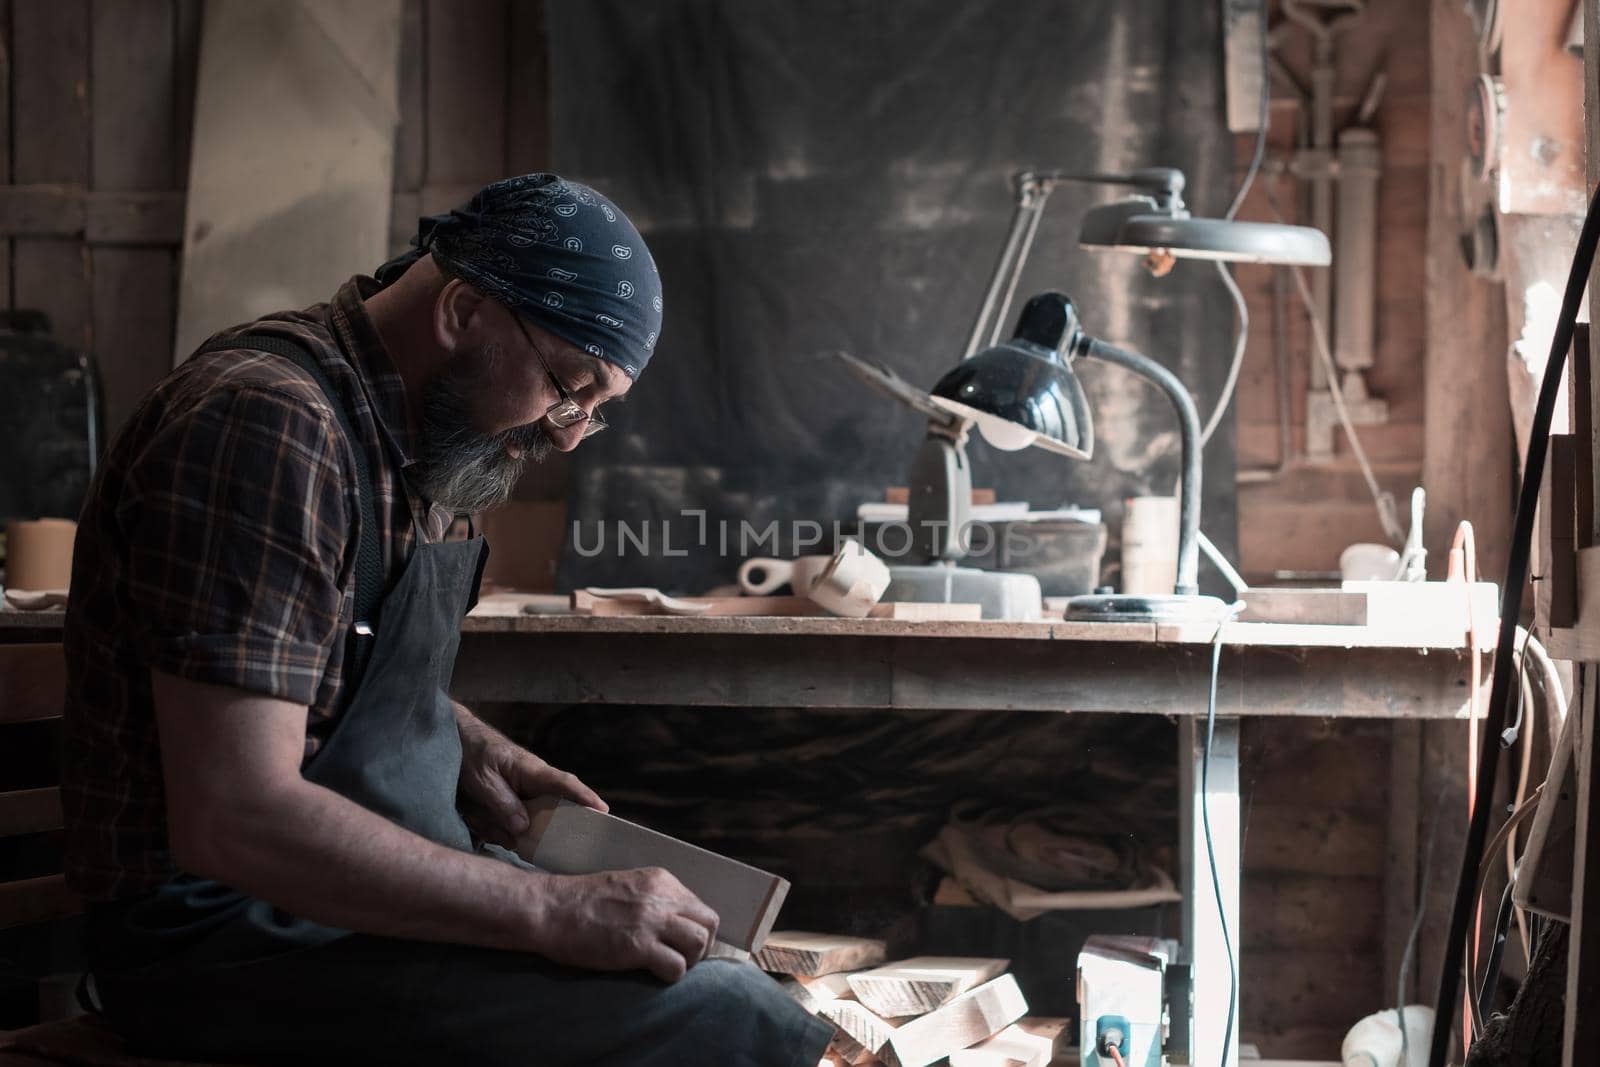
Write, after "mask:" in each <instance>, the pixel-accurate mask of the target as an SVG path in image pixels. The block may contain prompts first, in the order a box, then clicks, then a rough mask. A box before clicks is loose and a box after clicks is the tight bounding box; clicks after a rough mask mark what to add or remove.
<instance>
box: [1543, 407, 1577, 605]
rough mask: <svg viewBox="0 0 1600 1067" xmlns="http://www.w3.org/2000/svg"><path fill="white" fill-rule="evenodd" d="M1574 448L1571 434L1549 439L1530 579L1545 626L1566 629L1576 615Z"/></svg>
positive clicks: (1575, 462) (1575, 486)
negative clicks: (1539, 536)
mask: <svg viewBox="0 0 1600 1067" xmlns="http://www.w3.org/2000/svg"><path fill="white" fill-rule="evenodd" d="M1577 469H1578V467H1577V444H1576V441H1575V439H1574V438H1573V436H1572V435H1571V434H1564V433H1557V434H1551V435H1550V451H1549V459H1548V462H1547V464H1546V466H1545V471H1544V481H1543V482H1542V483H1541V484H1540V487H1539V526H1540V529H1541V530H1542V531H1543V533H1544V538H1543V540H1542V543H1541V544H1540V545H1539V548H1540V549H1541V552H1540V556H1541V557H1542V558H1541V559H1540V561H1539V563H1540V570H1541V572H1542V573H1540V574H1538V575H1535V576H1534V577H1535V578H1536V579H1537V581H1538V583H1539V584H1538V585H1536V586H1535V587H1534V590H1535V601H1536V603H1537V604H1539V605H1540V606H1542V607H1543V609H1544V610H1543V612H1542V613H1541V615H1542V617H1543V619H1544V621H1545V623H1546V625H1548V626H1551V627H1562V628H1564V627H1570V626H1572V625H1573V623H1574V622H1575V621H1576V619H1577V613H1578V602H1577V601H1578V598H1577V588H1578V576H1577V532H1576V531H1577V493H1576V488H1577Z"/></svg>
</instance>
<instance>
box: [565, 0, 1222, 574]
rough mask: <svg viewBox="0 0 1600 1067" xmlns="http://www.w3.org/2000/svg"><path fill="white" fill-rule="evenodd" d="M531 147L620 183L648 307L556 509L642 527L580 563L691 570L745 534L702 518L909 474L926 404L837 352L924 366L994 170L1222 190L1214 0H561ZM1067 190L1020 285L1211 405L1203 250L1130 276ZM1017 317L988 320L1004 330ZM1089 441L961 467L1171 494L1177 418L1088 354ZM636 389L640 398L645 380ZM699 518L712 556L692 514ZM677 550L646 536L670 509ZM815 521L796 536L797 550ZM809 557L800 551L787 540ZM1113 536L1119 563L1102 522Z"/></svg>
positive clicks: (1039, 502) (1151, 392)
mask: <svg viewBox="0 0 1600 1067" xmlns="http://www.w3.org/2000/svg"><path fill="white" fill-rule="evenodd" d="M547 9H548V11H549V16H550V19H549V32H550V37H551V58H552V78H551V85H552V106H553V140H552V146H553V147H552V152H553V159H554V161H555V163H556V164H557V166H558V167H559V168H560V169H561V170H563V172H566V173H570V174H572V175H573V176H575V177H578V178H580V179H583V180H587V181H590V182H592V183H594V184H595V185H597V186H598V187H599V188H601V189H603V190H604V191H605V192H607V193H608V195H610V196H612V197H613V199H615V200H616V201H617V202H618V203H619V204H621V205H623V206H624V207H625V208H626V209H627V210H628V211H629V212H630V214H631V215H633V217H634V218H635V220H636V221H637V222H638V223H639V224H640V228H641V230H642V231H643V232H644V233H645V235H646V236H647V238H648V239H649V240H650V242H651V247H652V249H653V250H654V251H655V255H656V259H657V262H658V264H659V266H660V270H661V275H662V280H663V284H664V287H665V289H666V301H667V304H668V310H667V320H666V325H665V327H664V331H663V334H662V338H661V343H660V347H659V349H658V351H657V357H656V359H655V360H654V362H653V363H652V365H651V367H650V369H649V372H648V374H647V375H646V376H645V377H644V378H643V379H642V382H641V386H640V388H639V390H638V393H639V399H637V400H636V401H635V402H633V403H630V404H628V405H626V406H625V407H624V408H622V409H621V410H619V412H618V413H617V415H616V417H615V418H613V419H612V420H611V421H612V424H613V426H614V428H615V432H613V433H607V434H606V435H605V436H604V437H603V438H597V439H596V440H595V441H594V442H592V443H591V444H589V445H586V446H585V448H584V449H583V450H582V451H581V452H580V453H577V454H575V456H574V459H573V464H574V466H573V477H574V492H573V497H572V500H573V504H574V507H575V509H576V510H575V511H574V519H575V521H577V522H579V523H581V524H582V529H583V536H584V537H585V539H586V543H587V545H588V546H590V547H593V546H595V545H597V544H600V542H598V540H597V538H598V535H599V533H600V531H601V529H606V530H607V531H608V532H610V531H611V529H612V527H610V526H608V525H605V524H611V523H614V522H617V521H625V522H627V523H628V524H629V525H630V526H631V527H633V528H635V529H638V528H639V527H640V526H641V525H642V524H643V523H646V522H648V523H649V524H650V527H651V529H652V531H653V532H654V533H655V537H656V545H657V547H656V550H655V551H653V552H651V553H649V554H644V553H640V552H630V553H622V552H618V551H616V547H617V540H616V539H615V535H614V533H613V534H611V536H612V538H613V539H612V540H611V541H609V542H605V543H604V544H605V545H606V546H607V547H605V548H602V550H600V551H599V552H598V553H596V554H594V555H592V556H591V555H583V556H581V557H580V556H578V555H576V554H574V553H572V552H570V551H569V553H568V555H567V558H566V560H565V561H564V564H565V568H566V570H565V576H566V579H567V582H568V583H570V584H573V585H582V584H598V585H615V584H628V585H632V584H650V585H659V586H662V587H666V588H670V589H674V590H680V591H689V592H700V591H703V590H705V589H706V588H708V587H711V586H714V585H717V584H720V583H723V582H727V581H730V580H731V579H732V577H733V573H734V570H735V568H736V567H737V565H738V563H739V561H740V558H741V556H743V555H766V554H772V552H771V548H770V547H768V548H767V549H765V550H756V551H754V552H751V551H749V550H748V548H746V549H744V550H743V551H741V550H740V549H739V547H738V546H735V548H733V549H732V550H730V551H727V552H724V551H723V550H722V543H721V540H720V536H719V535H720V532H721V529H722V527H721V525H720V524H721V523H723V522H726V523H727V524H728V528H729V529H730V530H732V531H733V532H734V533H735V534H737V533H738V532H739V530H740V529H741V524H745V523H748V524H749V526H750V527H752V528H754V529H756V530H758V531H759V530H764V529H766V528H767V526H768V524H769V523H771V522H774V521H775V522H777V523H778V524H779V529H780V535H781V539H780V545H779V546H778V547H779V552H778V554H790V553H792V552H793V551H794V550H795V547H796V542H797V541H798V540H799V538H795V537H791V536H790V524H791V523H794V522H797V521H814V522H819V523H822V524H823V526H824V528H826V527H827V526H828V524H830V523H832V522H834V521H836V520H837V521H841V522H844V523H847V524H848V523H849V522H852V521H853V519H854V515H855V510H856V506H857V505H858V504H859V503H861V502H863V501H868V500H881V499H882V494H883V490H884V488H885V487H886V486H891V485H903V484H905V481H906V476H907V470H908V468H909V466H910V462H911V459H912V456H913V454H914V452H915V450H916V447H917V444H918V443H919V441H920V439H921V437H922V426H923V423H924V421H925V420H923V419H921V418H919V417H918V416H917V415H915V414H914V413H912V412H910V411H909V410H907V409H905V408H903V407H901V406H899V405H897V404H895V403H894V402H892V401H889V400H886V399H884V398H882V397H880V396H878V395H877V394H876V393H873V392H871V391H869V390H868V389H867V388H865V387H864V386H863V385H861V383H859V382H858V381H857V380H856V379H855V378H854V377H853V376H851V375H850V374H848V373H847V372H846V371H845V370H844V369H843V368H842V367H840V365H839V364H838V363H837V362H836V361H835V360H834V359H833V358H832V357H831V353H832V352H834V351H837V350H841V349H842V350H845V351H848V352H851V353H853V354H855V355H857V356H861V357H865V358H869V359H873V360H877V361H881V362H883V363H884V364H886V365H888V366H889V367H891V368H892V369H894V370H895V371H897V372H898V373H900V374H901V375H902V376H904V377H905V378H907V379H908V380H910V381H912V382H915V383H919V384H921V385H923V386H930V385H931V384H932V383H933V381H935V380H936V379H937V378H938V377H939V376H940V375H941V374H942V373H943V372H944V371H945V370H946V369H948V368H949V367H950V366H951V365H953V364H954V363H955V362H956V361H957V359H958V358H959V356H960V355H961V353H962V351H963V347H964V344H965V341H966V337H967V334H968V332H969V330H970V329H971V324H972V321H973V319H974V318H975V316H976V313H977V309H978V305H979V304H980V302H981V298H982V294H983V291H984V287H985V283H986V280H987V277H988V274H989V272H990V271H991V269H992V266H993V263H994V261H995V259H996V257H997V256H998V254H999V251H1000V247H1001V245H1002V243H1003V241H1004V238H1005V234H1006V229H1007V225H1008V223H1009V220H1010V217H1011V213H1012V206H1013V193H1012V187H1011V179H1012V175H1014V174H1015V173H1016V172H1018V171H1020V170H1023V169H1026V168H1029V167H1034V168H1046V169H1050V168H1057V167H1060V168H1066V169H1069V170H1070V169H1079V170H1087V171H1110V172H1126V171H1128V170H1131V169H1135V168H1137V167H1141V166H1147V165H1151V164H1156V163H1163V164H1171V165H1177V166H1181V167H1182V168H1183V169H1184V171H1185V173H1186V175H1187V178H1188V188H1187V191H1186V196H1187V199H1188V200H1189V202H1190V203H1191V204H1192V205H1194V207H1195V209H1196V210H1198V211H1202V212H1210V213H1215V212H1219V211H1221V210H1222V208H1223V207H1224V206H1225V205H1226V202H1227V199H1228V197H1229V195H1230V194H1231V187H1230V185H1229V170H1230V162H1229V160H1228V158H1227V154H1228V151H1229V147H1230V146H1229V142H1228V140H1227V139H1226V137H1225V135H1224V134H1223V132H1222V126H1221V121H1222V120H1221V81H1220V77H1221V67H1220V63H1219V61H1218V57H1219V56H1220V54H1221V52H1220V48H1221V42H1220V16H1219V13H1218V9H1217V8H1216V7H1215V6H1214V5H1195V4H1188V3H1169V2H1168V0H1141V2H1139V3H1125V4H1115V5H1110V4H1071V5H1062V4H1055V3H1042V2H1041V3H1024V4H1016V3H1001V2H977V3H967V4H963V5H961V6H960V7H959V8H958V9H952V8H951V7H950V5H947V4H937V3H922V4H894V5H886V4H870V3H858V2H843V0H834V2H831V3H826V4H821V5H817V4H811V5H807V6H805V7H803V8H795V7H790V6H782V5H780V6H776V7H767V6H760V5H748V4H737V3H719V2H714V0H679V2H672V3H657V4H653V5H649V6H648V7H644V8H640V7H638V6H636V5H626V4H615V3H552V4H549V5H548V6H547ZM1117 195H1120V191H1119V190H1115V189H1109V190H1108V189H1106V188H1103V187H1095V186H1063V187H1062V188H1060V189H1058V190H1057V192H1056V193H1055V196H1054V198H1053V199H1052V201H1051V207H1050V211H1049V213H1048V215H1047V217H1046V219H1045V221H1044V223H1043V225H1042V226H1041V227H1040V230H1039V234H1038V239H1037V241H1036V244H1035V255H1034V259H1033V261H1032V263H1031V264H1030V266H1029V269H1028V271H1027V272H1026V273H1025V275H1024V277H1023V279H1022V283H1021V285H1020V287H1019V289H1018V293H1019V298H1020V299H1026V298H1027V297H1028V296H1030V295H1032V294H1034V293H1036V292H1039V291H1041V290H1044V289H1050V288H1055V289H1060V290H1062V291H1064V292H1067V293H1069V294H1071V295H1072V296H1073V297H1074V299H1075V300H1076V301H1077V303H1078V305H1079V309H1080V313H1081V316H1082V319H1083V323H1084V326H1085V328H1086V329H1087V330H1088V331H1089V332H1091V333H1093V334H1096V335H1098V336H1102V337H1105V338H1107V339H1108V340H1111V341H1114V342H1117V343H1121V344H1125V345H1128V346H1130V347H1134V348H1137V349H1139V350H1141V351H1144V352H1146V353H1147V354H1149V355H1151V356H1153V357H1154V358H1156V359H1159V360H1162V361H1164V362H1166V363H1167V364H1168V365H1169V366H1171V367H1173V368H1174V369H1175V370H1176V371H1177V372H1178V374H1179V376H1180V377H1181V378H1182V379H1183V380H1184V381H1185V382H1186V383H1188V385H1189V386H1190V387H1191V389H1192V390H1193V391H1194V392H1195V393H1196V394H1197V396H1198V397H1199V402H1200V405H1201V408H1202V410H1207V411H1208V410H1209V408H1210V407H1211V406H1212V404H1213V403H1214V400H1215V397H1216V396H1217V394H1218V392H1219V390H1220V385H1221V381H1222V376H1223V374H1224V372H1225V370H1226V361H1225V360H1221V359H1219V358H1218V353H1220V352H1222V351H1224V350H1225V349H1226V346H1227V337H1228V319H1229V315H1228V312H1227V308H1226V295H1225V294H1224V293H1223V292H1222V290H1221V287H1220V284H1219V283H1218V281H1217V278H1216V275H1215V272H1214V271H1213V270H1212V268H1211V267H1210V265H1209V264H1204V263H1181V264H1179V266H1178V267H1177V268H1176V269H1175V270H1174V271H1173V272H1172V274H1171V275H1170V276H1168V277H1165V278H1152V277H1150V276H1149V275H1148V274H1146V273H1145V272H1144V270H1143V269H1142V267H1141V266H1140V264H1139V261H1138V259H1137V258H1136V257H1133V256H1126V255H1117V254H1094V253H1089V252H1086V251H1083V250H1081V249H1079V248H1078V247H1077V243H1076V232H1077V224H1078V221H1079V219H1080V218H1081V216H1082V213H1083V211H1084V210H1085V209H1086V208H1087V207H1088V206H1089V205H1091V204H1094V203H1098V202H1100V201H1102V200H1105V199H1110V198H1112V197H1114V196H1117ZM1018 307H1020V304H1019V305H1016V306H1014V307H1013V309H1012V312H1011V314H1010V315H1008V316H1007V318H1008V322H1007V323H1006V329H1007V331H1009V329H1010V328H1011V326H1012V325H1013V324H1014V317H1013V316H1014V315H1015V312H1016V310H1017V308H1018ZM1080 366H1081V367H1082V370H1081V371H1080V373H1081V374H1082V376H1083V379H1084V381H1085V385H1086V389H1087V391H1088V393H1089V396H1090V398H1091V403H1092V405H1093V406H1094V408H1095V411H1096V427H1095V428H1096V438H1097V441H1096V452H1095V459H1094V461H1093V462H1092V463H1073V462H1067V461H1064V460H1062V459H1061V458H1060V457H1056V456H1052V455H1049V454H1047V453H1044V452H1042V451H1040V450H1037V449H1031V450H1028V451H1025V452H1020V453H1013V454H1001V453H998V452H996V451H995V450H993V449H991V448H990V447H989V446H987V445H986V444H984V443H982V442H980V441H977V440H976V439H975V440H974V442H973V443H972V444H971V446H970V447H969V454H970V456H971V458H972V464H973V469H974V484H975V485H980V486H989V487H993V488H995V489H996V490H997V492H998V494H999V497H1000V499H1002V500H1027V501H1030V502H1031V503H1033V504H1034V505H1035V506H1049V507H1055V506H1060V505H1061V504H1062V503H1064V502H1071V503H1075V504H1079V505H1083V506H1088V507H1098V508H1100V509H1102V510H1103V512H1104V513H1105V515H1106V520H1107V522H1108V524H1109V525H1110V526H1111V528H1112V529H1113V530H1115V529H1117V528H1118V526H1119V524H1120V518H1121V510H1122V501H1123V499H1124V498H1125V497H1128V496H1131V495H1136V494H1152V493H1157V494H1168V493H1170V492H1171V491H1172V487H1173V485H1174V483H1175V480H1176V475H1177V467H1178V448H1177V431H1176V422H1175V419H1174V417H1173V414H1172V411H1171V408H1170V405H1169V404H1168V402H1167V401H1166V399H1165V397H1163V396H1162V395H1161V394H1160V393H1159V392H1158V391H1157V390H1156V389H1155V388H1154V387H1152V386H1151V385H1150V384H1149V383H1147V382H1146V381H1144V380H1142V379H1138V378H1135V377H1133V376H1132V375H1129V374H1127V373H1125V372H1122V371H1121V370H1120V369H1119V368H1114V367H1109V366H1107V365H1104V364H1098V363H1094V362H1091V361H1085V362H1084V363H1082V364H1080ZM645 398H648V402H645ZM1230 437H1231V428H1230V427H1228V425H1227V424H1226V423H1225V424H1224V428H1223V429H1222V431H1221V432H1220V433H1219V435H1218V436H1217V438H1216V439H1215V440H1214V442H1213V447H1212V448H1211V449H1210V450H1208V452H1207V456H1206V478H1205V485H1204V492H1205V509H1204V512H1205V514H1204V525H1205V528H1206V530H1207V532H1208V533H1209V534H1210V535H1211V537H1212V539H1213V540H1214V541H1216V542H1217V543H1218V544H1219V545H1222V546H1224V548H1225V550H1229V549H1231V545H1232V542H1233V539H1234V530H1233V500H1232V487H1233V478H1232V471H1231V448H1230V447H1229V443H1230ZM695 508H699V509H704V511H705V524H706V528H708V529H709V530H710V531H711V534H710V537H709V541H710V544H709V546H707V545H706V544H705V543H704V542H703V541H702V540H701V538H700V534H699V531H700V529H701V527H700V525H699V523H698V521H696V520H694V519H691V518H689V517H686V516H685V515H684V514H683V512H684V510H685V509H695ZM663 522H666V523H671V524H673V526H674V537H675V539H676V545H677V547H678V548H680V549H681V548H683V546H684V544H685V542H686V541H690V540H693V544H692V545H691V547H690V548H689V550H688V551H686V552H683V553H682V554H681V555H675V556H671V555H668V554H666V553H663V552H662V551H660V538H661V536H662V535H661V532H660V531H661V524H662V523H663ZM814 545H815V542H813V545H812V547H813V550H815V548H814ZM799 547H800V548H801V550H802V551H803V550H804V549H805V548H806V547H807V546H805V545H804V544H803V543H801V544H800V545H799ZM1112 554H1113V555H1114V554H1115V539H1113V549H1112Z"/></svg>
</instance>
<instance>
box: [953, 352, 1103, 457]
mask: <svg viewBox="0 0 1600 1067" xmlns="http://www.w3.org/2000/svg"><path fill="white" fill-rule="evenodd" d="M932 397H933V401H934V403H936V404H938V405H939V406H940V407H942V408H944V409H946V410H948V411H951V412H954V413H955V414H957V415H960V416H962V417H964V418H968V419H971V420H973V421H974V422H975V423H977V426H978V430H979V432H980V433H982V434H983V436H984V439H985V440H987V441H988V442H989V443H990V444H991V445H993V446H994V447H996V448H999V449H1003V450H1005V451H1018V450H1020V449H1024V448H1027V447H1029V446H1030V445H1031V446H1033V447H1035V448H1043V449H1046V450H1048V451H1051V452H1056V453H1058V454H1060V455H1064V456H1070V457H1072V458H1074V459H1088V458H1090V455H1091V453H1092V452H1093V450H1094V428H1093V424H1092V422H1091V419H1090V416H1089V403H1088V400H1087V398H1086V397H1085V396H1084V394H1083V386H1082V385H1081V384H1080V383H1079V382H1078V378H1077V375H1075V374H1073V373H1072V368H1071V366H1070V365H1069V364H1068V363H1067V361H1066V359H1065V358H1064V357H1063V356H1062V354H1061V353H1060V352H1059V351H1057V350H1055V349H1052V348H1049V347H1046V346H1045V345H1042V344H1039V343H1037V342H1035V341H1031V340H1028V339H1026V338H1023V337H1013V338H1012V339H1011V340H1009V341H1006V342H1005V343H1003V344H999V345H996V346H995V347H993V348H989V349H985V350H984V351H982V352H979V353H977V354H976V355H974V356H972V357H970V358H968V359H964V360H962V361H961V362H960V363H958V364H957V365H956V366H955V367H954V368H953V369H952V370H950V371H949V373H947V374H946V375H945V376H944V377H943V378H940V379H939V383H938V384H937V385H935V386H934V387H933V393H932Z"/></svg>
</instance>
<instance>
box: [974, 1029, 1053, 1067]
mask: <svg viewBox="0 0 1600 1067" xmlns="http://www.w3.org/2000/svg"><path fill="white" fill-rule="evenodd" d="M1055 1052H1056V1043H1055V1041H1054V1040H1052V1039H1051V1038H1049V1037H1046V1036H1044V1035H1042V1034H1034V1033H1030V1032H1028V1031H1027V1030H1025V1029H1023V1028H1022V1027H1021V1026H1020V1025H1018V1024H1015V1023H1014V1024H1012V1025H1011V1026H1008V1027H1006V1028H1005V1029H1004V1030H1002V1031H1000V1032H999V1033H998V1034H995V1035H994V1036H993V1037H991V1038H988V1039H987V1040H984V1041H980V1042H978V1043H977V1044H976V1045H973V1046H972V1047H971V1048H967V1049H959V1050H957V1051H955V1052H952V1053H950V1067H1048V1064H1049V1063H1050V1060H1051V1058H1052V1057H1053V1056H1054V1055H1055Z"/></svg>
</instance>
